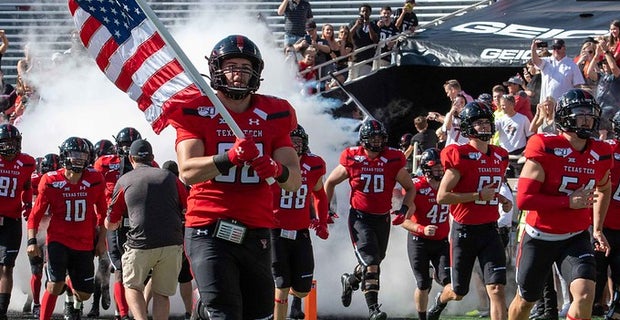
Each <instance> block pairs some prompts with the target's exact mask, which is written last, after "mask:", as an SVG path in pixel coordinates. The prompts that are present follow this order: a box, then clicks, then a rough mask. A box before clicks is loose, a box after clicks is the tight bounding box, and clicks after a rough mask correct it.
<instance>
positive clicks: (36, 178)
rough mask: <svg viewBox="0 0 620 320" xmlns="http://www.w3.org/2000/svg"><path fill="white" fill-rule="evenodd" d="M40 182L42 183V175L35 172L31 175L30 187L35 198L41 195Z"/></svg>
mask: <svg viewBox="0 0 620 320" xmlns="http://www.w3.org/2000/svg"><path fill="white" fill-rule="evenodd" d="M40 181H41V174H39V173H37V172H36V171H35V172H33V173H32V175H30V186H31V188H32V195H34V196H36V195H38V194H39V190H38V189H37V188H38V187H39V182H40Z"/></svg>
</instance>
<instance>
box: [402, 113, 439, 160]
mask: <svg viewBox="0 0 620 320" xmlns="http://www.w3.org/2000/svg"><path fill="white" fill-rule="evenodd" d="M413 125H414V126H415V129H416V130H417V131H418V133H416V134H415V135H414V136H413V138H411V142H410V144H409V148H407V150H405V158H409V156H411V155H412V154H413V151H414V150H413V146H414V145H415V143H416V142H417V143H418V150H417V151H418V154H421V153H422V151H424V150H426V149H430V148H435V147H436V146H437V135H436V134H435V131H433V130H429V129H428V122H427V121H426V117H424V116H417V117H416V118H415V119H413Z"/></svg>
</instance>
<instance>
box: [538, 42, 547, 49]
mask: <svg viewBox="0 0 620 320" xmlns="http://www.w3.org/2000/svg"><path fill="white" fill-rule="evenodd" d="M548 46H549V43H548V42H547V41H542V42H538V43H536V47H537V48H547V47H548Z"/></svg>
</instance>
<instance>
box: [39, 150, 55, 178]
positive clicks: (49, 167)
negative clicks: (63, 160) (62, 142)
mask: <svg viewBox="0 0 620 320" xmlns="http://www.w3.org/2000/svg"><path fill="white" fill-rule="evenodd" d="M58 169H60V157H59V156H58V155H57V154H55V153H48V154H46V155H45V157H43V159H42V160H41V164H40V169H39V172H40V173H41V174H44V173H48V172H50V171H56V170H58Z"/></svg>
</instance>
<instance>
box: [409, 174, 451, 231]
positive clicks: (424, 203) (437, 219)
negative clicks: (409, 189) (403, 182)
mask: <svg viewBox="0 0 620 320" xmlns="http://www.w3.org/2000/svg"><path fill="white" fill-rule="evenodd" d="M413 185H414V186H415V190H416V195H415V199H414V201H413V202H414V203H415V212H414V213H413V215H412V216H411V218H409V219H410V220H411V221H413V222H416V223H419V224H421V225H423V226H428V225H431V224H432V225H436V226H437V230H436V231H435V235H434V236H427V235H424V234H420V233H417V232H412V233H413V234H415V235H416V236H418V237H421V238H426V239H432V240H442V239H445V238H447V237H448V233H449V232H450V221H449V219H448V215H449V214H450V210H449V206H448V205H447V204H438V203H437V189H434V188H433V187H431V185H430V184H429V183H428V180H427V178H426V177H425V176H421V177H416V178H413Z"/></svg>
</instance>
